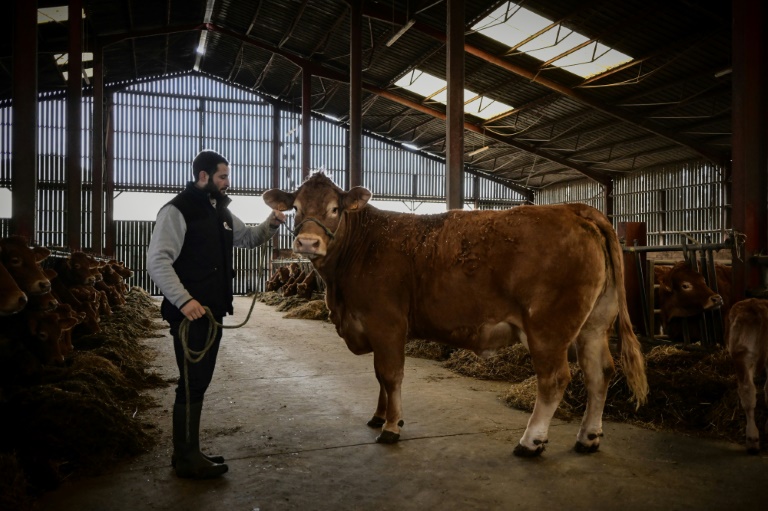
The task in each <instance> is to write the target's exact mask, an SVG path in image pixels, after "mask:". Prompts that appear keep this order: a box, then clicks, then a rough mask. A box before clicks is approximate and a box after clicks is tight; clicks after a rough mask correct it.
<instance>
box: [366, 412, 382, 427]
mask: <svg viewBox="0 0 768 511" xmlns="http://www.w3.org/2000/svg"><path fill="white" fill-rule="evenodd" d="M385 422H387V421H386V420H385V419H382V418H381V417H376V416H375V415H374V416H373V417H371V420H369V421H368V426H370V427H372V428H380V427H382V426H383V425H384V423H385Z"/></svg>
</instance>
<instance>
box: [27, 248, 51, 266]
mask: <svg viewBox="0 0 768 511" xmlns="http://www.w3.org/2000/svg"><path fill="white" fill-rule="evenodd" d="M32 252H33V253H34V254H35V260H36V261H37V262H38V263H39V262H40V261H43V260H45V258H46V257H48V256H49V255H51V251H50V250H48V249H47V248H45V247H34V248H33V249H32Z"/></svg>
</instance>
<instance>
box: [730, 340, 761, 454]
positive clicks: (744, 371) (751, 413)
mask: <svg viewBox="0 0 768 511" xmlns="http://www.w3.org/2000/svg"><path fill="white" fill-rule="evenodd" d="M732 356H733V362H734V365H735V366H736V381H737V383H738V386H739V387H738V390H739V399H740V400H741V407H742V408H744V413H745V415H746V416H747V431H746V448H747V452H748V453H749V454H757V453H759V452H760V433H759V431H758V429H757V424H756V423H755V406H756V405H757V390H756V389H755V381H754V377H755V359H754V354H753V353H752V351H750V350H741V351H738V352H737V353H733V354H732Z"/></svg>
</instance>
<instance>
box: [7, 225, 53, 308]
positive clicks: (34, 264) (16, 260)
mask: <svg viewBox="0 0 768 511" xmlns="http://www.w3.org/2000/svg"><path fill="white" fill-rule="evenodd" d="M49 255H51V251H50V250H48V249H47V248H45V247H34V248H30V247H29V245H28V244H27V242H26V240H25V239H24V238H23V237H22V236H10V237H8V238H2V239H0V261H1V262H2V263H3V265H4V266H5V268H6V269H7V270H8V272H9V273H10V274H11V276H12V277H13V280H14V281H15V282H16V284H17V285H18V286H19V288H20V289H21V290H22V291H23V292H24V293H26V294H28V295H40V294H43V293H47V292H48V291H50V290H51V281H50V280H48V277H46V276H45V273H44V272H43V270H42V268H41V267H40V264H39V263H40V262H41V261H43V260H45V258H46V257H48V256H49Z"/></svg>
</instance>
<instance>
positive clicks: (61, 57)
mask: <svg viewBox="0 0 768 511" xmlns="http://www.w3.org/2000/svg"><path fill="white" fill-rule="evenodd" d="M53 58H54V59H56V64H57V65H59V66H65V65H67V63H69V53H57V54H55V55H54V56H53ZM91 60H93V53H92V52H89V51H86V52H83V56H82V61H83V62H89V61H91Z"/></svg>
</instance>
